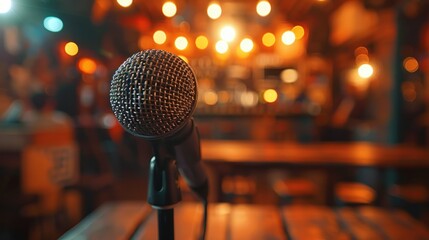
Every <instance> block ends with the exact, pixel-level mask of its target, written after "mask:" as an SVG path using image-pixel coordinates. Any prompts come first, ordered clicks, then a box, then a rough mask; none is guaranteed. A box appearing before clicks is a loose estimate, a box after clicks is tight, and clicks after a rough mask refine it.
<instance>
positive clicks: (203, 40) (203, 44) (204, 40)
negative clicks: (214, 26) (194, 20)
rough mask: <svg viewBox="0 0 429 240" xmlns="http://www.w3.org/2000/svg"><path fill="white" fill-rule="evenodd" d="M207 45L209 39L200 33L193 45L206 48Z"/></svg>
mask: <svg viewBox="0 0 429 240" xmlns="http://www.w3.org/2000/svg"><path fill="white" fill-rule="evenodd" d="M208 45H209V40H208V39H207V37H206V36H203V35H200V36H198V37H197V38H196V39H195V46H197V48H198V49H201V50H203V49H206V48H207V46H208Z"/></svg>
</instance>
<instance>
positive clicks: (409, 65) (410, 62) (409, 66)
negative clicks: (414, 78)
mask: <svg viewBox="0 0 429 240" xmlns="http://www.w3.org/2000/svg"><path fill="white" fill-rule="evenodd" d="M402 64H403V65H404V68H405V70H407V71H408V72H410V73H413V72H416V71H417V70H418V69H419V62H418V61H417V59H415V58H413V57H407V58H405V59H404V61H403V63H402Z"/></svg>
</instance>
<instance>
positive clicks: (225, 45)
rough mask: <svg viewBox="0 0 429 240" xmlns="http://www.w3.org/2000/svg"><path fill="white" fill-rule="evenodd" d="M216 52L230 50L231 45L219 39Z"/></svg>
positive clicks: (221, 52)
mask: <svg viewBox="0 0 429 240" xmlns="http://www.w3.org/2000/svg"><path fill="white" fill-rule="evenodd" d="M215 48H216V52H218V53H220V54H224V53H226V52H228V49H229V46H228V43H227V42H226V41H224V40H219V41H217V42H216V46H215Z"/></svg>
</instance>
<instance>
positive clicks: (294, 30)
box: [292, 25, 305, 39]
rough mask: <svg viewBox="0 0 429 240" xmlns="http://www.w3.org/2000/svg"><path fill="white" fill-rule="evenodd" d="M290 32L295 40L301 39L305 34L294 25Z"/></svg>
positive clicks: (301, 28)
mask: <svg viewBox="0 0 429 240" xmlns="http://www.w3.org/2000/svg"><path fill="white" fill-rule="evenodd" d="M292 32H293V33H294V34H295V38H296V39H301V38H303V37H304V34H305V31H304V28H303V27H302V26H300V25H296V26H295V27H293V28H292Z"/></svg>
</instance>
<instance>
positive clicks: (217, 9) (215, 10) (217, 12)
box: [207, 2, 222, 20]
mask: <svg viewBox="0 0 429 240" xmlns="http://www.w3.org/2000/svg"><path fill="white" fill-rule="evenodd" d="M207 15H208V16H209V18H211V19H213V20H214V19H218V18H219V17H220V16H221V15H222V8H221V6H220V5H219V4H218V3H217V2H212V3H210V4H209V6H208V7H207Z"/></svg>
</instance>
